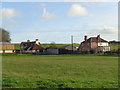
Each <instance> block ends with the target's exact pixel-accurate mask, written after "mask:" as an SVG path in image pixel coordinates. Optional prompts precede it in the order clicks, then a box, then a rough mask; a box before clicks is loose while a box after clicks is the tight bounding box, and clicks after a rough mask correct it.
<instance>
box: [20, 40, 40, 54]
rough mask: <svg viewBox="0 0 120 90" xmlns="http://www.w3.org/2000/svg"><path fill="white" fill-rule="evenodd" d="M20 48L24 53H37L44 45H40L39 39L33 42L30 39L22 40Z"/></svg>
mask: <svg viewBox="0 0 120 90" xmlns="http://www.w3.org/2000/svg"><path fill="white" fill-rule="evenodd" d="M20 49H21V52H22V53H35V52H41V51H42V46H41V45H40V42H39V41H38V39H36V41H33V42H30V40H28V41H27V42H21V44H20Z"/></svg>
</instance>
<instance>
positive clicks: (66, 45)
mask: <svg viewBox="0 0 120 90" xmlns="http://www.w3.org/2000/svg"><path fill="white" fill-rule="evenodd" d="M66 47H70V45H66V46H62V47H60V48H61V49H62V48H66Z"/></svg>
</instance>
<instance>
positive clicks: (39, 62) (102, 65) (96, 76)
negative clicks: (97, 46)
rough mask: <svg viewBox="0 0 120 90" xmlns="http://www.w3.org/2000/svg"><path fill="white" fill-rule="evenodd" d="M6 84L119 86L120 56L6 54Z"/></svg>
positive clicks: (31, 86)
mask: <svg viewBox="0 0 120 90" xmlns="http://www.w3.org/2000/svg"><path fill="white" fill-rule="evenodd" d="M2 65H3V88H117V87H118V57H116V56H95V55H21V54H20V55H3V64H2Z"/></svg>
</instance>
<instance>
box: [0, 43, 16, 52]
mask: <svg viewBox="0 0 120 90" xmlns="http://www.w3.org/2000/svg"><path fill="white" fill-rule="evenodd" d="M13 52H14V44H12V43H10V42H0V53H13Z"/></svg>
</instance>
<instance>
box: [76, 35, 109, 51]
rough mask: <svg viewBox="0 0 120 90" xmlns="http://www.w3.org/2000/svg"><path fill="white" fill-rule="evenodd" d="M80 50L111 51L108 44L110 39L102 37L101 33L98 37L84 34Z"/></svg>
mask: <svg viewBox="0 0 120 90" xmlns="http://www.w3.org/2000/svg"><path fill="white" fill-rule="evenodd" d="M78 50H79V51H83V52H84V51H87V52H89V51H91V50H96V51H97V52H105V51H110V47H109V45H108V41H106V40H104V39H102V38H100V35H98V36H97V37H90V38H87V36H84V41H83V42H81V44H80V46H79V48H78Z"/></svg>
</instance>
